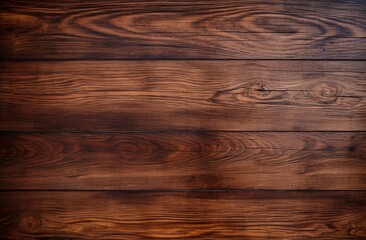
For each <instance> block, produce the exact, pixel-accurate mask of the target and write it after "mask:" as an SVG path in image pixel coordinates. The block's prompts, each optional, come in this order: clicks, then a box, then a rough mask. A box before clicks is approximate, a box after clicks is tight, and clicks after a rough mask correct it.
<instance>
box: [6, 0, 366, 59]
mask: <svg viewBox="0 0 366 240" xmlns="http://www.w3.org/2000/svg"><path fill="white" fill-rule="evenodd" d="M0 9H1V10H0V26H1V28H0V36H1V39H0V57H1V58H2V59H162V58H164V59H167V58H169V59H192V58H196V59H198V58H199V59H228V58H230V59H366V38H365V37H366V18H365V13H366V5H365V3H364V1H363V0H341V1H333V0H322V1H315V0H314V1H313V0H310V1H301V0H271V1H269V0H249V1H247V0H228V1H215V0H200V1H194V0H187V1H173V0H168V1H132V0H128V1H118V0H108V1H100V0H89V1H82V0H51V1H47V2H44V1H36V0H2V1H1V8H0Z"/></svg>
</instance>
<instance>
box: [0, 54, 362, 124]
mask: <svg viewBox="0 0 366 240" xmlns="http://www.w3.org/2000/svg"><path fill="white" fill-rule="evenodd" d="M365 79H366V64H365V62H358V61H343V62H342V61H327V62H322V61H320V62H318V61H302V62H299V61H204V62H202V61H96V62H95V61H66V62H39V61H37V62H3V63H2V64H1V69H0V83H1V85H0V106H1V108H0V130H15V131H22V130H25V131H65V130H67V131H79V130H86V131H90V130H95V131H96V130H119V131H121V130H122V131H129V130H138V131H142V130H235V131H236V130H241V131H258V130H259V131H262V130H266V131H278V130H280V131H293V130H295V131H299V130H300V131H365V130H366V104H365V103H366V98H365V96H366V81H365Z"/></svg>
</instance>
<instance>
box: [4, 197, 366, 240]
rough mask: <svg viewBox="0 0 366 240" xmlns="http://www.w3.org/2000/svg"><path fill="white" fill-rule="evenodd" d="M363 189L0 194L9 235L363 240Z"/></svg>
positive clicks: (365, 209) (365, 220)
mask: <svg viewBox="0 0 366 240" xmlns="http://www.w3.org/2000/svg"><path fill="white" fill-rule="evenodd" d="M365 199H366V194H365V192H311V193H309V192H281V191H265V192H263V191H262V192H203V193H197V192H196V193H184V192H180V193H134V192H130V193H121V192H2V193H0V203H1V204H0V223H1V225H0V226H1V227H0V228H1V231H0V233H1V235H0V236H1V237H4V238H5V239H6V237H8V238H10V239H14V238H15V239H22V238H25V239H26V238H32V239H33V238H37V239H39V238H42V239H43V238H46V239H51V238H52V239H228V238H230V239H243V238H244V239H342V240H344V239H363V238H365V237H366V228H365V226H366V214H365V213H366V207H365V206H366V200H365Z"/></svg>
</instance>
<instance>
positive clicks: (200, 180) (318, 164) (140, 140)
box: [0, 132, 366, 190]
mask: <svg viewBox="0 0 366 240" xmlns="http://www.w3.org/2000/svg"><path fill="white" fill-rule="evenodd" d="M0 158H1V159H2V161H1V162H0V189H45V190H47V189H48V190H49V189H73V190H77V189H79V190H87V189H88V190H96V189H104V190H115V189H120V190H144V189H150V190H151V189H154V190H157V189H159V190H171V189H185V190H189V189H196V190H197V189H253V188H255V189H323V190H352V189H353V190H366V133H222V132H216V133H198V132H197V133H113V134H111V133H109V134H108V133H99V134H77V133H74V134H66V133H65V134H59V133H56V134H2V135H1V136H0Z"/></svg>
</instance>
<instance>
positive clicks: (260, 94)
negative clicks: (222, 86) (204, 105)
mask: <svg viewBox="0 0 366 240" xmlns="http://www.w3.org/2000/svg"><path fill="white" fill-rule="evenodd" d="M270 93H271V90H270V89H269V87H268V86H267V84H266V83H265V82H249V83H247V84H243V85H239V86H236V87H234V88H230V89H226V90H222V91H217V92H216V93H215V94H214V95H213V96H212V98H211V101H213V102H225V101H249V99H259V100H263V99H267V98H268V95H269V94H270Z"/></svg>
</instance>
